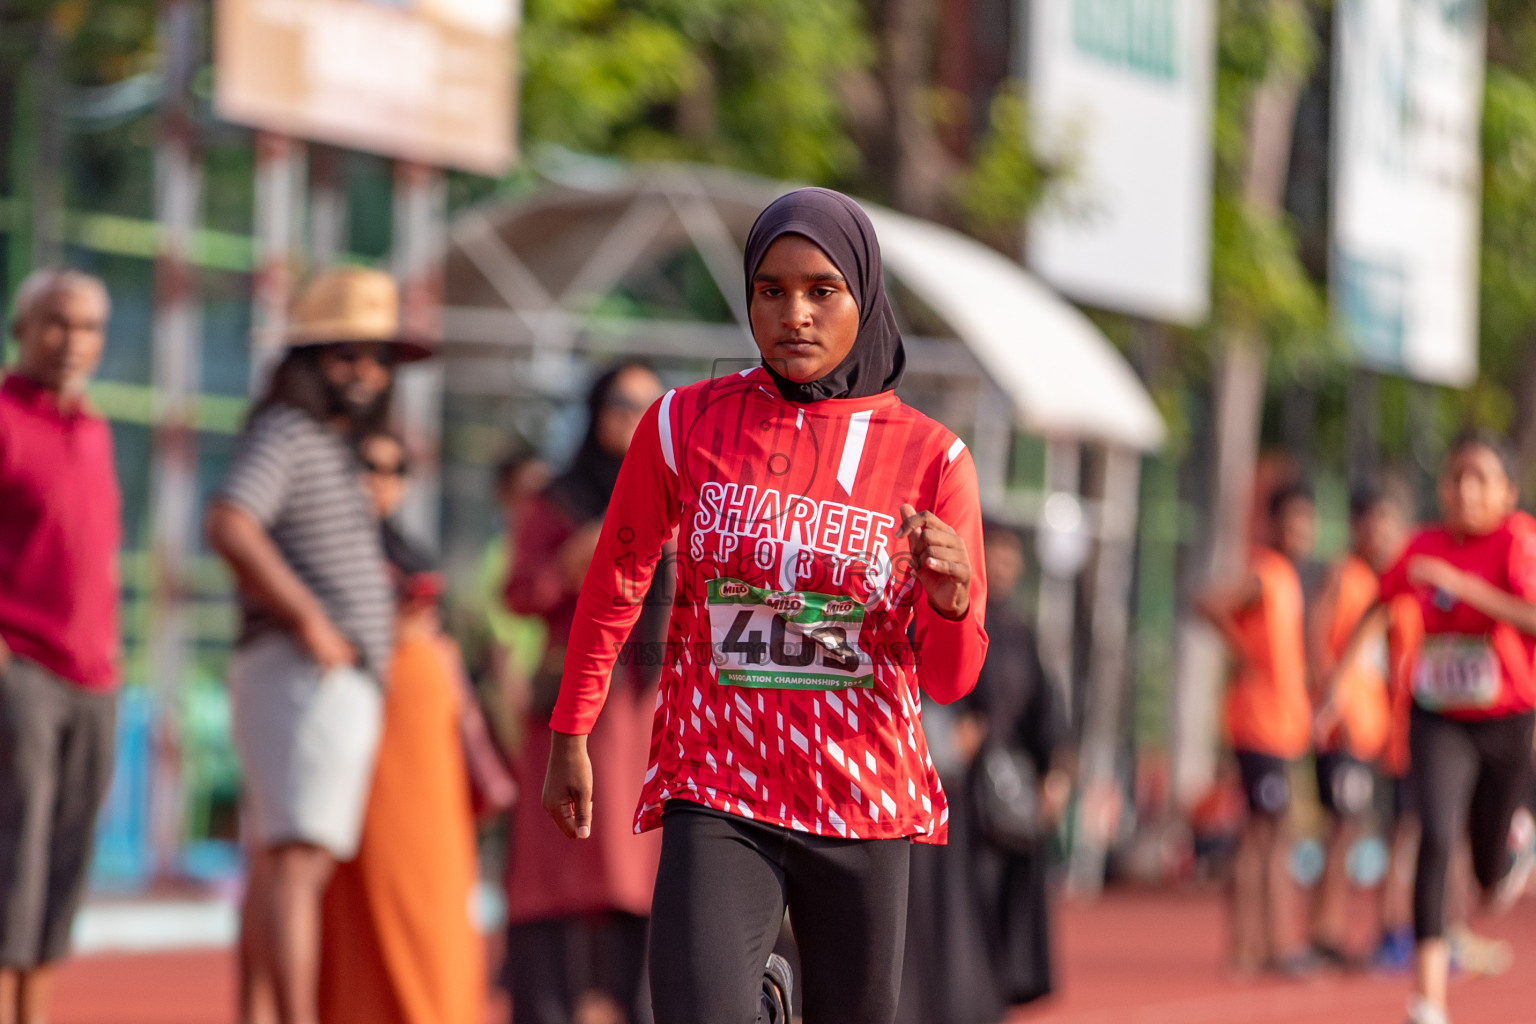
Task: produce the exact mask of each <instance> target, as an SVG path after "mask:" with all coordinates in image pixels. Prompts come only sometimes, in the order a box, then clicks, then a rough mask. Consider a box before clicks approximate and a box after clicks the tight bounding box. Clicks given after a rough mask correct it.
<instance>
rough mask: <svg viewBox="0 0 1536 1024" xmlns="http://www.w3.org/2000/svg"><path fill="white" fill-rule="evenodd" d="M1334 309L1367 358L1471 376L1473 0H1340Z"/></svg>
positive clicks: (1477, 59)
mask: <svg viewBox="0 0 1536 1024" xmlns="http://www.w3.org/2000/svg"><path fill="white" fill-rule="evenodd" d="M1335 10H1336V12H1337V13H1336V18H1337V22H1336V27H1335V38H1336V40H1337V55H1338V61H1337V65H1336V67H1335V86H1334V89H1335V92H1334V110H1335V118H1334V120H1335V126H1334V139H1335V143H1334V146H1335V166H1334V192H1333V260H1332V275H1331V276H1332V291H1333V296H1332V298H1333V310H1334V318H1335V322H1336V323H1337V325H1338V327H1339V329H1340V332H1341V333H1342V334H1343V335H1344V337H1345V338H1346V339H1347V340H1348V342H1349V343H1350V345H1351V347H1352V348H1353V350H1354V352H1355V355H1356V357H1357V358H1358V359H1359V361H1360V362H1362V363H1364V364H1365V365H1368V366H1371V367H1374V368H1376V369H1380V370H1386V371H1389V372H1394V373H1403V374H1406V375H1408V376H1410V377H1415V378H1417V379H1419V380H1425V381H1432V382H1434V383H1438V384H1450V385H1464V384H1467V383H1469V382H1470V381H1471V380H1472V379H1473V378H1474V377H1475V376H1476V375H1477V259H1478V253H1477V246H1478V217H1479V196H1480V185H1479V182H1480V176H1481V156H1480V150H1479V145H1478V133H1479V128H1480V123H1481V112H1482V102H1483V36H1484V29H1483V5H1482V3H1481V2H1479V0H1339V2H1338V4H1337V7H1336V8H1335Z"/></svg>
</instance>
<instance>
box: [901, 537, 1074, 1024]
mask: <svg viewBox="0 0 1536 1024" xmlns="http://www.w3.org/2000/svg"><path fill="white" fill-rule="evenodd" d="M984 536H985V543H986V554H985V557H986V568H987V578H988V579H989V580H991V581H993V589H992V590H991V591H990V592H989V595H988V601H987V631H988V633H989V634H990V635H991V637H992V643H991V646H990V647H989V648H988V650H987V659H986V662H985V664H984V665H983V667H982V670H981V676H980V678H979V679H978V681H977V683H976V688H975V689H974V690H973V691H972V692H971V693H970V694H969V695H968V696H966V697H964V698H962V699H961V700H960V701H958V702H956V703H955V704H954V705H952V706H951V708H949V709H942V710H940V711H939V712H938V713H937V714H936V715H935V716H934V717H940V718H942V717H943V710H948V711H950V712H952V713H953V715H954V717H953V720H952V728H951V729H950V730H949V731H950V742H949V743H948V744H946V749H945V750H944V751H943V752H942V753H941V752H940V751H939V750H935V752H934V762H935V765H937V766H938V768H939V772H940V775H941V777H942V780H943V782H944V786H945V791H946V792H948V793H949V794H950V820H949V825H950V833H949V845H948V846H942V847H931V848H930V847H923V846H913V848H912V881H911V893H910V896H909V901H910V902H909V905H908V916H907V947H906V948H907V952H906V968H905V970H904V972H903V979H902V992H901V1005H900V1013H899V1020H900V1021H901V1022H902V1024H918V1022H923V1024H990V1022H993V1021H997V1020H1000V1019H1002V1017H1003V1016H1004V1013H1005V1011H1006V1009H1007V1007H1009V1006H1016V1005H1019V1004H1022V1003H1028V1002H1032V1001H1034V1000H1036V999H1039V998H1041V997H1042V996H1045V995H1047V994H1049V993H1050V992H1051V991H1052V988H1053V978H1052V956H1051V926H1050V920H1051V914H1050V895H1049V892H1048V885H1047V881H1048V878H1047V876H1048V873H1049V868H1050V864H1051V857H1052V850H1051V846H1052V843H1051V833H1052V832H1053V830H1054V828H1055V825H1056V823H1057V822H1058V821H1059V820H1060V816H1061V813H1062V810H1063V807H1064V805H1065V803H1066V797H1067V794H1068V791H1069V789H1070V783H1069V782H1068V780H1067V777H1066V774H1065V773H1064V772H1063V771H1062V770H1061V769H1060V768H1059V767H1058V766H1057V765H1058V762H1059V753H1060V750H1061V747H1062V746H1063V743H1064V742H1065V739H1066V720H1065V715H1064V714H1063V709H1062V702H1061V700H1060V697H1059V695H1058V693H1057V691H1056V689H1055V687H1054V686H1052V685H1051V683H1050V681H1049V680H1048V679H1047V678H1046V676H1045V671H1044V669H1043V667H1042V666H1041V663H1040V655H1039V652H1038V650H1037V649H1036V644H1035V635H1034V630H1033V629H1032V628H1031V627H1030V625H1029V624H1028V623H1027V622H1026V621H1025V620H1024V618H1023V616H1021V615H1020V614H1019V612H1018V611H1017V610H1016V609H1015V608H1014V607H1013V604H1012V602H1011V597H1012V594H1013V591H1014V590H1015V589H1016V588H1017V586H1018V584H1019V582H1020V580H1021V579H1022V577H1023V574H1024V545H1023V542H1022V540H1021V538H1020V537H1019V535H1018V533H1017V532H1015V531H1014V530H1012V529H1010V528H1008V527H1006V526H1001V525H999V524H996V523H987V524H985V526H984ZM932 710H933V709H931V708H929V707H925V708H924V716H925V721H926V720H927V718H928V717H929V716H930V712H931V711H932ZM935 724H937V723H935ZM929 731H930V732H931V733H937V732H938V731H939V730H938V729H933V728H930V730H929ZM934 745H935V747H937V746H938V745H939V744H938V743H937V742H935V744H934ZM1009 755H1013V756H1009ZM999 758H1000V759H1001V760H999ZM1015 758H1016V759H1017V761H1022V762H1024V764H1023V765H1020V766H1019V767H1020V768H1021V769H1022V770H1020V771H1017V772H1013V773H1012V774H1013V775H1014V776H1015V777H1019V779H1020V781H1021V782H1022V783H1024V784H1025V785H1026V786H1028V787H1030V790H1031V791H1030V792H1028V793H1025V794H1021V795H1022V797H1023V799H1021V800H1020V801H1019V803H1020V804H1022V808H1021V813H1020V815H1019V818H1020V820H1021V822H1022V821H1024V820H1027V819H1029V818H1030V817H1033V818H1035V819H1036V820H1035V825H1034V829H1033V831H1034V832H1035V833H1036V835H1035V836H1034V838H1032V839H1027V838H1022V837H1021V836H1020V835H1019V834H1017V832H1015V833H1014V834H1010V835H1004V834H1003V832H1004V830H1003V829H1002V828H1001V826H1000V824H999V823H998V822H997V821H996V820H995V819H996V817H997V814H996V812H995V810H994V809H993V805H994V804H995V802H996V801H997V800H998V799H999V797H1000V796H1001V795H1005V794H1004V793H1003V787H999V786H998V785H996V784H995V782H994V781H992V780H989V766H990V767H992V768H993V769H995V768H996V766H997V765H998V764H999V763H1000V764H1001V765H1002V766H1003V768H1004V769H1005V770H1007V769H1008V768H1009V766H1010V763H1013V762H1015Z"/></svg>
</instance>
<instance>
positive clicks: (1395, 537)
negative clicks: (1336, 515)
mask: <svg viewBox="0 0 1536 1024" xmlns="http://www.w3.org/2000/svg"><path fill="white" fill-rule="evenodd" d="M1407 539H1408V522H1407V520H1406V519H1405V518H1404V517H1403V514H1402V513H1401V512H1399V511H1398V509H1397V506H1396V505H1395V504H1393V503H1392V502H1391V501H1380V502H1377V503H1376V504H1375V505H1372V506H1371V507H1370V508H1369V509H1367V510H1366V511H1365V513H1364V514H1363V515H1361V516H1360V517H1359V518H1358V519H1356V520H1355V524H1354V548H1355V552H1356V553H1357V554H1358V555H1359V556H1360V557H1361V558H1363V559H1365V561H1366V563H1367V564H1369V565H1370V566H1371V568H1373V569H1375V570H1376V571H1377V572H1382V571H1384V570H1386V569H1387V568H1388V567H1390V566H1391V565H1392V563H1393V562H1395V561H1397V556H1398V555H1399V554H1401V553H1402V550H1403V544H1404V542H1405V541H1407Z"/></svg>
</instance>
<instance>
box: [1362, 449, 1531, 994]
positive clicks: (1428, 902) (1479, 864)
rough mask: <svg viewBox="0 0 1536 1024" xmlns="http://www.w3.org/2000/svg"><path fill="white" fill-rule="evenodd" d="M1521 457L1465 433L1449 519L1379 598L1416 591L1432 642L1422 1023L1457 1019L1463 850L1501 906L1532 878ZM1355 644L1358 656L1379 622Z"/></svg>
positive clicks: (1423, 744) (1419, 771)
mask: <svg viewBox="0 0 1536 1024" xmlns="http://www.w3.org/2000/svg"><path fill="white" fill-rule="evenodd" d="M1510 465H1511V460H1510V458H1509V457H1508V455H1507V454H1506V451H1505V446H1504V444H1503V442H1502V441H1500V440H1498V439H1497V438H1494V437H1491V436H1488V435H1483V434H1468V435H1465V436H1463V437H1462V438H1460V439H1458V440H1457V441H1456V443H1455V444H1454V445H1453V446H1452V447H1451V450H1450V452H1449V454H1448V455H1447V456H1446V460H1445V465H1444V467H1443V468H1442V470H1441V473H1440V485H1439V499H1440V510H1441V514H1442V516H1443V522H1442V523H1441V524H1439V525H1437V526H1432V527H1430V528H1428V529H1426V530H1424V531H1422V532H1420V533H1419V534H1418V535H1417V536H1415V537H1414V538H1413V540H1412V541H1410V542H1409V544H1408V547H1407V549H1406V550H1405V551H1404V552H1403V554H1402V556H1401V557H1400V558H1399V559H1398V560H1397V562H1396V564H1394V565H1393V566H1392V568H1390V569H1388V570H1387V572H1386V574H1385V575H1383V576H1382V579H1381V593H1380V601H1382V602H1390V601H1392V600H1393V599H1394V598H1396V597H1398V596H1400V595H1405V594H1406V595H1411V596H1412V597H1413V598H1414V599H1415V600H1416V601H1417V602H1418V605H1419V610H1420V613H1421V614H1422V617H1423V624H1424V636H1423V644H1422V647H1421V648H1420V650H1419V654H1418V659H1417V662H1416V664H1415V666H1414V669H1413V673H1412V676H1411V684H1410V685H1411V687H1412V692H1413V709H1412V711H1411V713H1410V714H1411V721H1410V725H1409V746H1410V751H1411V758H1410V760H1411V767H1410V769H1409V770H1410V773H1411V779H1412V785H1413V787H1414V793H1415V797H1416V799H1417V801H1418V805H1419V814H1420V817H1421V819H1422V830H1423V831H1422V838H1421V840H1420V843H1419V860H1418V871H1417V875H1416V878H1415V881H1414V898H1413V919H1414V935H1415V939H1416V941H1417V947H1416V951H1415V952H1416V956H1415V960H1416V965H1415V995H1414V999H1413V1001H1412V1003H1411V1004H1410V1006H1409V1011H1408V1021H1409V1024H1446V1021H1447V1019H1448V1018H1447V1017H1446V1009H1445V1006H1446V982H1447V978H1448V976H1449V973H1450V950H1449V946H1448V944H1447V943H1446V940H1445V881H1446V873H1447V869H1448V867H1449V864H1450V857H1451V852H1452V850H1453V849H1454V848H1455V845H1456V844H1457V843H1458V842H1460V841H1461V838H1462V836H1465V835H1470V837H1471V840H1472V864H1473V870H1474V872H1475V873H1476V875H1477V880H1478V882H1479V883H1480V884H1481V885H1482V886H1483V888H1484V890H1485V892H1487V893H1488V896H1489V899H1490V902H1491V903H1493V904H1495V906H1496V907H1497V905H1498V904H1501V903H1506V902H1510V901H1512V899H1513V897H1514V896H1516V895H1518V893H1519V892H1520V891H1521V890H1522V889H1523V888H1524V884H1525V880H1526V878H1527V877H1528V876H1529V874H1530V869H1531V864H1532V856H1531V852H1530V849H1529V844H1527V845H1526V848H1525V849H1523V850H1521V851H1520V855H1519V856H1515V855H1513V854H1512V852H1511V849H1510V843H1509V835H1510V822H1511V819H1512V817H1513V815H1514V812H1515V810H1516V808H1518V807H1519V806H1520V803H1521V801H1522V800H1523V799H1524V797H1525V794H1526V791H1527V787H1528V786H1529V785H1530V774H1531V739H1532V735H1531V734H1532V725H1533V723H1536V711H1533V709H1536V520H1533V519H1532V518H1531V517H1530V516H1528V515H1526V514H1525V513H1524V512H1519V511H1516V509H1515V499H1516V497H1517V493H1516V489H1515V484H1514V482H1513V477H1512V474H1511V471H1510V468H1509V467H1510ZM1382 608H1383V606H1382V605H1380V604H1378V605H1377V607H1376V608H1375V609H1373V611H1372V613H1371V615H1369V616H1367V619H1366V620H1365V621H1363V622H1362V624H1361V628H1360V629H1359V630H1357V633H1356V638H1355V641H1352V642H1351V657H1350V658H1349V659H1346V661H1345V664H1347V663H1348V661H1350V660H1353V658H1352V656H1353V654H1354V653H1355V649H1356V647H1357V644H1358V642H1359V641H1360V640H1361V638H1362V636H1363V635H1364V634H1365V633H1366V632H1367V626H1366V622H1368V621H1369V620H1370V618H1371V617H1373V616H1375V617H1378V618H1379V616H1380V615H1382V614H1384V612H1383V610H1382Z"/></svg>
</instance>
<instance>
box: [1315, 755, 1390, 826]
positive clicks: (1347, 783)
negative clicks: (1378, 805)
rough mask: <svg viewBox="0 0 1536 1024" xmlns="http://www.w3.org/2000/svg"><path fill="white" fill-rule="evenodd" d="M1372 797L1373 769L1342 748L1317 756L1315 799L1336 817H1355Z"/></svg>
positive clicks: (1370, 801)
mask: <svg viewBox="0 0 1536 1024" xmlns="http://www.w3.org/2000/svg"><path fill="white" fill-rule="evenodd" d="M1375 798H1376V770H1375V768H1373V767H1372V766H1371V765H1369V764H1367V763H1366V762H1364V761H1362V760H1360V759H1359V758H1358V757H1355V756H1354V755H1352V754H1350V753H1348V752H1347V751H1343V750H1332V751H1327V752H1325V753H1320V754H1318V755H1317V799H1318V802H1319V803H1321V804H1322V805H1323V810H1325V811H1327V812H1328V813H1329V814H1331V815H1333V816H1334V817H1338V818H1357V817H1359V816H1360V815H1362V814H1365V813H1366V812H1367V811H1369V810H1370V809H1371V805H1372V802H1373V801H1374V800H1375Z"/></svg>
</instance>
